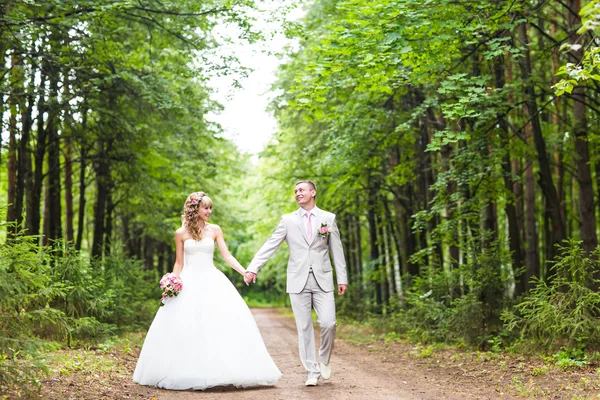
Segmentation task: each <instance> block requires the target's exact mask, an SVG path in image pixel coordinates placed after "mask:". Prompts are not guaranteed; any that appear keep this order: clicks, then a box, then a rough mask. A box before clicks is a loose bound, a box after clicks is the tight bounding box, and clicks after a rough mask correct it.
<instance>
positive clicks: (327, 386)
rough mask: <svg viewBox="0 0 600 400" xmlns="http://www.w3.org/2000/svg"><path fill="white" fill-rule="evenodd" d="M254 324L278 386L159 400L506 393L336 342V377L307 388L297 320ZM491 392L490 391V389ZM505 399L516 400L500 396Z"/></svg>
mask: <svg viewBox="0 0 600 400" xmlns="http://www.w3.org/2000/svg"><path fill="white" fill-rule="evenodd" d="M253 313H254V316H255V318H256V322H257V323H258V326H259V328H260V331H261V333H262V335H263V338H264V340H265V343H266V344H267V347H268V349H269V352H270V354H271V356H272V357H273V359H274V360H275V363H276V364H277V366H278V367H279V369H280V370H281V371H282V372H283V374H284V375H283V377H282V378H281V379H280V380H279V382H278V384H277V386H275V387H272V388H259V389H250V390H248V389H246V390H237V389H212V390H208V391H205V392H191V391H183V392H176V391H166V390H156V389H155V390H151V392H152V395H153V396H154V397H156V398H157V399H159V400H196V399H197V400H213V399H219V400H229V399H236V400H238V399H239V400H246V399H248V400H250V399H257V400H258V399H260V400H275V399H282V400H291V399H294V400H295V399H325V398H327V399H343V400H346V399H347V400H353V399H356V400H358V399H361V400H362V399H368V400H413V399H461V400H465V399H495V398H498V397H499V396H502V395H501V394H500V393H499V392H498V391H496V390H494V389H493V388H485V387H484V388H483V392H482V391H481V390H475V393H473V388H472V387H464V386H463V389H466V390H464V391H463V390H462V389H461V387H460V385H459V386H456V385H452V384H450V386H449V387H447V386H446V385H447V383H448V382H443V383H445V384H444V385H443V386H442V383H440V382H436V377H435V376H434V374H430V376H428V374H427V372H426V371H425V374H423V371H422V370H421V369H422V368H415V366H414V365H397V364H396V363H394V362H390V360H389V359H387V358H386V357H385V356H384V357H382V356H381V354H379V353H371V352H369V351H367V350H365V349H361V348H359V347H357V346H354V345H351V344H348V343H345V342H343V341H341V340H338V341H336V348H335V350H334V356H333V357H332V361H331V363H332V368H333V376H332V378H331V379H330V380H329V381H324V380H322V379H321V380H320V381H319V386H317V387H305V386H304V381H305V379H306V375H305V372H304V369H303V368H302V365H301V364H300V358H299V356H298V348H297V336H296V327H295V324H294V321H293V319H291V318H289V317H286V316H283V315H281V314H280V313H279V312H278V311H277V310H272V309H254V310H253ZM486 392H487V393H486ZM502 398H512V397H511V396H506V395H504V396H502Z"/></svg>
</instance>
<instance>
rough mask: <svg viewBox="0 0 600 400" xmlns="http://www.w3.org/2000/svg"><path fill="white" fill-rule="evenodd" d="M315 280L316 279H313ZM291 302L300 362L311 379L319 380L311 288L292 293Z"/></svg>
mask: <svg viewBox="0 0 600 400" xmlns="http://www.w3.org/2000/svg"><path fill="white" fill-rule="evenodd" d="M313 279H314V278H313ZM309 281H310V278H309ZM307 286H308V283H307ZM290 302H291V303H292V310H293V311H294V317H295V318H296V327H297V328H298V350H299V351H300V360H301V361H302V365H303V366H304V369H306V371H307V372H308V377H309V378H318V377H319V376H320V375H321V373H320V372H319V364H318V363H317V352H316V349H315V331H314V328H313V324H312V307H311V304H312V293H311V290H310V288H308V287H305V288H304V290H303V291H302V292H300V293H290Z"/></svg>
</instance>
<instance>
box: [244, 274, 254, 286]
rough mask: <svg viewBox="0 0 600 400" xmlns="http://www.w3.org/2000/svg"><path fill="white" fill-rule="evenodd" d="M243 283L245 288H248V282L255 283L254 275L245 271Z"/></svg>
mask: <svg viewBox="0 0 600 400" xmlns="http://www.w3.org/2000/svg"><path fill="white" fill-rule="evenodd" d="M244 282H246V286H250V282H252V283H256V274H255V273H254V272H251V271H246V272H245V273H244Z"/></svg>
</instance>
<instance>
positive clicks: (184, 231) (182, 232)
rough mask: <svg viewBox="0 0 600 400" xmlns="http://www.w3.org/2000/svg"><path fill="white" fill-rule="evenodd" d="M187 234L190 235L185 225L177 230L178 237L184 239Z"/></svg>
mask: <svg viewBox="0 0 600 400" xmlns="http://www.w3.org/2000/svg"><path fill="white" fill-rule="evenodd" d="M186 235H187V236H189V235H188V231H187V229H186V228H184V227H183V226H182V227H181V228H179V229H177V230H176V231H175V238H176V239H183V238H184V237H185V236H186Z"/></svg>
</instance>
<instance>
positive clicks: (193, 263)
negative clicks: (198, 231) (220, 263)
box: [183, 238, 215, 271]
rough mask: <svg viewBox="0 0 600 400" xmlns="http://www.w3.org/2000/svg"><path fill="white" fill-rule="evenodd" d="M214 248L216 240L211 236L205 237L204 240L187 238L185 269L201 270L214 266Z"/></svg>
mask: <svg viewBox="0 0 600 400" xmlns="http://www.w3.org/2000/svg"><path fill="white" fill-rule="evenodd" d="M214 250H215V242H214V240H213V239H211V238H203V239H202V240H194V239H186V240H185V241H184V242H183V252H184V263H183V266H184V269H185V268H191V269H194V270H198V271H199V270H203V269H206V268H214V267H215V266H214V264H213V253H214Z"/></svg>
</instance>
